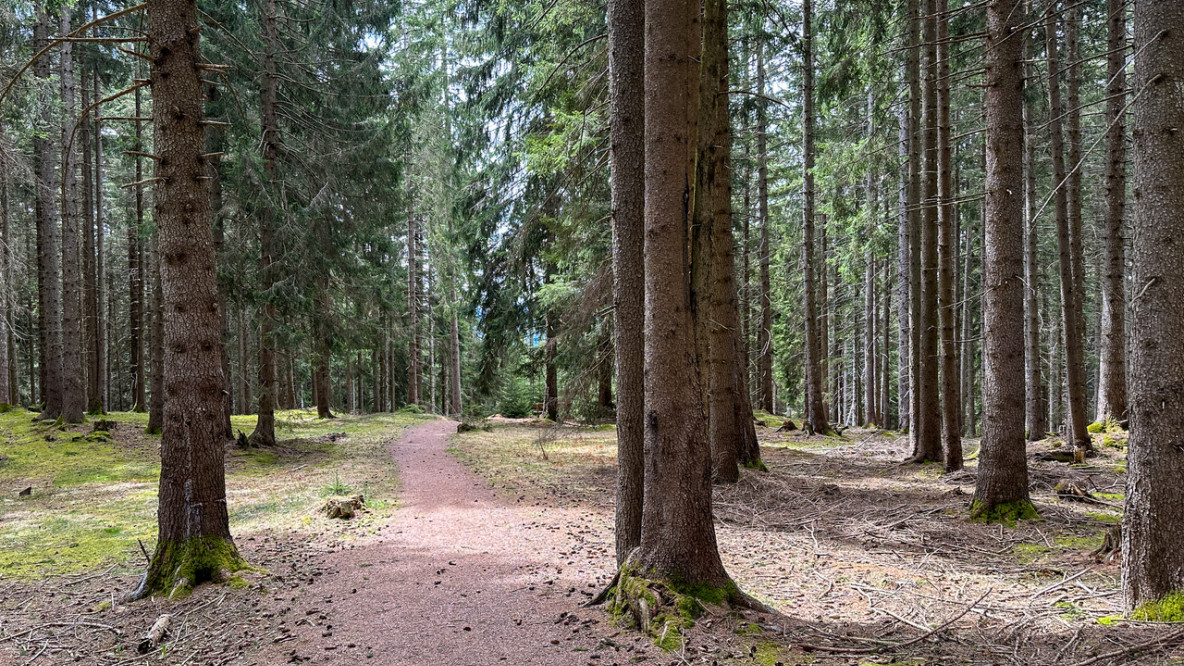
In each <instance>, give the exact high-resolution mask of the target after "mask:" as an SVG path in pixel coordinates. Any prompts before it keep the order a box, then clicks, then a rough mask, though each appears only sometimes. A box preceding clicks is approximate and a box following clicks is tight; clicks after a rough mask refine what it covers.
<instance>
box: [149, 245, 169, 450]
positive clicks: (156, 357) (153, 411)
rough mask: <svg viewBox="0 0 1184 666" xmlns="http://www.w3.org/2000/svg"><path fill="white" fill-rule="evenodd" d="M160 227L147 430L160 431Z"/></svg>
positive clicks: (155, 257) (154, 250) (155, 253)
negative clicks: (150, 393)
mask: <svg viewBox="0 0 1184 666" xmlns="http://www.w3.org/2000/svg"><path fill="white" fill-rule="evenodd" d="M159 229H160V227H159V225H158V226H157V233H156V236H155V237H154V238H153V241H152V245H153V247H152V266H151V268H150V270H151V272H152V334H151V341H150V344H151V345H152V352H151V353H152V395H151V397H150V398H149V403H148V432H150V433H160V432H161V431H162V430H163V428H164V407H165V404H164V400H165V385H164V377H165V374H164V293H163V291H162V288H163V287H162V285H161V275H160V268H161V263H162V262H161V255H160V253H161V251H162V249H161V247H160V231H159Z"/></svg>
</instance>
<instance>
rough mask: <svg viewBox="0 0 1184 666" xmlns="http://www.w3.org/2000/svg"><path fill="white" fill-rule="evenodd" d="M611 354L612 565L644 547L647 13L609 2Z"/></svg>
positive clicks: (624, 1)
mask: <svg viewBox="0 0 1184 666" xmlns="http://www.w3.org/2000/svg"><path fill="white" fill-rule="evenodd" d="M608 16H609V37H608V39H609V69H610V73H611V86H612V101H611V104H612V111H611V113H612V123H611V139H612V154H611V156H612V181H611V187H612V213H613V308H614V313H615V314H614V321H613V347H614V353H615V357H616V360H615V362H616V369H617V501H616V547H617V564H624V562H625V558H626V557H628V556H629V553H631V552H633V549H634V548H637V547H638V546H640V545H641V509H642V490H643V476H644V470H645V458H644V454H643V450H644V442H645V427H644V413H645V392H644V391H645V387H644V384H643V379H642V368H643V364H644V361H645V356H644V354H645V334H644V328H643V327H644V324H645V265H644V262H645V257H644V253H643V247H642V245H643V243H644V225H645V124H644V123H645V106H644V102H645V98H644V94H645V93H644V90H645V65H644V60H643V58H644V55H645V11H644V8H643V7H642V3H640V2H633V1H632V0H610V2H609V6H608Z"/></svg>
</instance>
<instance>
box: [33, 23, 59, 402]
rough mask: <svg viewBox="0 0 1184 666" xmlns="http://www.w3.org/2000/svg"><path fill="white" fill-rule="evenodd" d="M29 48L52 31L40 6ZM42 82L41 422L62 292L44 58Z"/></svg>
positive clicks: (54, 384)
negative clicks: (32, 42) (42, 405)
mask: <svg viewBox="0 0 1184 666" xmlns="http://www.w3.org/2000/svg"><path fill="white" fill-rule="evenodd" d="M34 30H35V34H34V43H35V44H36V45H37V46H40V45H41V44H44V43H46V40H47V39H48V36H49V33H50V32H51V30H52V23H51V22H50V19H49V16H48V14H46V12H45V7H44V4H43V3H39V5H38V7H37V26H36V28H35V29H34ZM33 73H34V75H35V76H36V77H37V78H38V79H40V80H41V85H40V89H41V96H40V100H39V103H38V106H39V107H40V111H41V113H40V118H39V123H38V129H39V130H40V131H39V132H38V134H37V136H36V137H35V138H34V139H33V152H34V153H35V155H36V174H35V179H36V183H37V185H36V186H37V324H38V326H37V330H38V334H39V342H40V344H39V345H38V348H39V349H40V352H41V362H40V367H41V399H42V402H43V403H44V409H43V411H42V413H41V416H42V417H43V418H49V419H56V418H57V417H59V416H61V414H62V390H63V387H62V295H61V292H62V289H61V236H60V235H59V234H60V232H59V229H58V207H57V189H58V188H57V187H56V182H55V181H56V178H55V176H54V174H55V165H54V162H55V160H54V156H53V143H52V142H51V141H50V140H49V139H48V138H47V137H50V136H53V103H52V101H51V99H50V97H49V95H48V91H49V77H50V72H49V59H48V58H41V59H40V60H38V61H37V63H36V64H35V65H34V66H33Z"/></svg>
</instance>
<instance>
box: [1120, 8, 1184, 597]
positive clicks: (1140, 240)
mask: <svg viewBox="0 0 1184 666" xmlns="http://www.w3.org/2000/svg"><path fill="white" fill-rule="evenodd" d="M1181 26H1184V4H1182V3H1178V2H1148V1H1146V0H1140V1H1139V2H1136V3H1135V17H1134V45H1135V52H1136V56H1135V77H1134V78H1135V81H1134V91H1135V94H1136V96H1137V98H1136V101H1135V103H1134V122H1133V127H1134V131H1133V132H1132V134H1133V136H1134V153H1135V179H1134V180H1135V183H1134V184H1135V187H1134V206H1135V215H1134V217H1133V221H1134V225H1135V230H1134V231H1135V233H1134V239H1135V240H1134V245H1133V246H1132V254H1133V258H1134V261H1133V263H1132V265H1133V266H1134V270H1135V280H1134V284H1135V285H1137V286H1138V289H1139V293H1138V296H1137V297H1136V298H1134V299H1132V301H1131V305H1132V309H1131V345H1130V352H1131V358H1130V365H1131V377H1130V390H1131V394H1130V412H1131V437H1130V443H1129V448H1128V449H1127V461H1128V464H1129V468H1128V476H1127V495H1126V511H1125V513H1124V516H1123V525H1122V587H1123V592H1124V593H1125V595H1126V603H1127V606H1128V607H1129V608H1135V607H1137V606H1139V605H1140V604H1143V603H1145V602H1148V601H1154V600H1157V599H1160V598H1162V597H1164V596H1165V595H1167V594H1169V593H1172V592H1180V591H1184V549H1182V548H1180V535H1181V534H1184V484H1181V483H1180V479H1181V478H1184V451H1182V449H1184V445H1182V444H1181V439H1180V438H1181V433H1184V320H1182V319H1181V318H1180V312H1182V311H1184V290H1182V289H1181V288H1180V285H1181V284H1184V248H1182V247H1181V243H1182V242H1184V132H1181V131H1180V94H1181V90H1182V89H1184V31H1182V30H1181V29H1180V28H1181Z"/></svg>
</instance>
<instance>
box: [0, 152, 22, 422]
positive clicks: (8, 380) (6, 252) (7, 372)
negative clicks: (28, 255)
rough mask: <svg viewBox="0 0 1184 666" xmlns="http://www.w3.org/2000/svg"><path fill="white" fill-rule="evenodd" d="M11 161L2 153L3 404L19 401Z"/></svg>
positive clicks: (0, 306)
mask: <svg viewBox="0 0 1184 666" xmlns="http://www.w3.org/2000/svg"><path fill="white" fill-rule="evenodd" d="M11 169H12V165H11V164H9V162H8V160H7V159H6V158H3V157H0V405H11V404H15V403H16V402H17V399H16V394H17V392H18V391H17V386H16V382H15V381H13V379H12V372H11V368H12V367H14V365H13V364H12V360H13V359H12V356H13V353H12V352H11V351H9V350H10V349H11V347H10V346H9V338H10V337H11V330H10V326H11V324H10V323H9V322H11V321H13V319H14V316H15V312H13V310H14V306H15V305H16V303H15V302H14V299H13V297H12V293H13V288H12V285H11V284H10V283H9V273H10V270H11V269H9V266H10V265H11V260H10V253H11V249H10V246H9V244H8V243H9V238H8V181H9V180H10V179H11V177H12V176H11Z"/></svg>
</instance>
